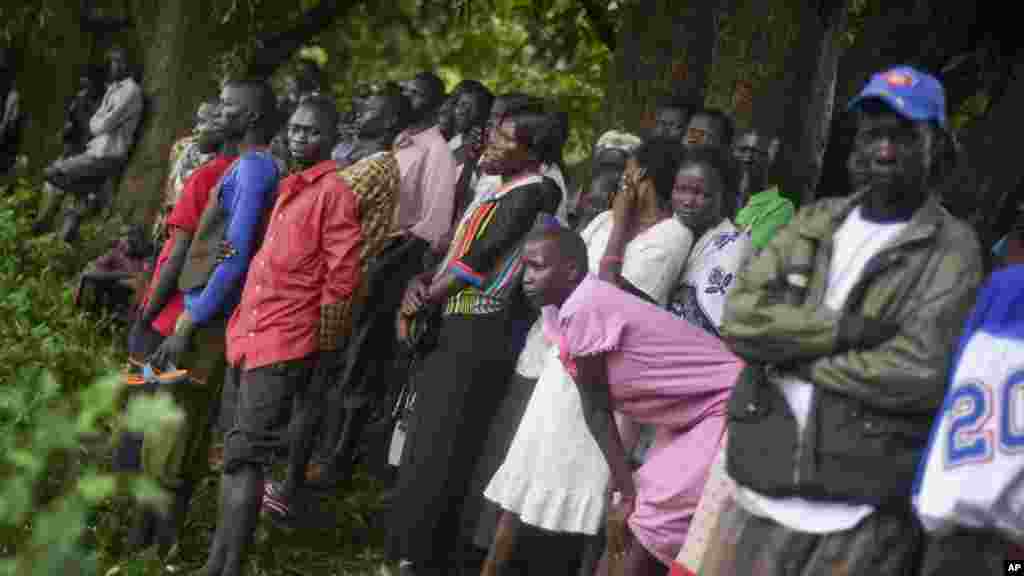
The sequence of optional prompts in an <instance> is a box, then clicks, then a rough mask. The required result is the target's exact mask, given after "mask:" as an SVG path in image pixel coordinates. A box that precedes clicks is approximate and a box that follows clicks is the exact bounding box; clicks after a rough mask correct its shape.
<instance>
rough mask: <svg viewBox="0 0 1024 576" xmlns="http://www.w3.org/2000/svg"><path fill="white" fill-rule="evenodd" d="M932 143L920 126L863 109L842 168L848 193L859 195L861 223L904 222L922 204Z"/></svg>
mask: <svg viewBox="0 0 1024 576" xmlns="http://www.w3.org/2000/svg"><path fill="white" fill-rule="evenodd" d="M934 137H935V135H934V133H933V132H932V130H931V127H930V126H928V125H927V124H926V123H924V122H913V121H910V120H907V119H906V118H903V117H902V116H899V115H897V114H896V113H895V112H893V111H892V110H891V109H889V108H888V107H886V106H885V105H883V104H881V103H876V102H868V103H865V105H864V107H863V108H862V114H860V115H859V117H858V120H857V132H856V135H855V136H854V143H853V151H852V153H851V154H850V159H849V161H848V162H847V169H848V170H849V173H850V181H851V183H852V185H853V189H854V190H855V191H857V192H862V193H863V194H864V200H863V204H862V207H861V210H862V213H863V216H864V217H865V218H867V219H869V220H874V221H899V220H907V219H909V218H910V217H911V216H912V215H913V213H914V211H915V210H917V208H919V207H920V206H921V205H922V204H923V203H924V201H925V199H926V198H927V196H928V182H927V180H928V174H929V172H930V171H931V166H932V162H933V161H934V152H933V148H932V143H933V139H934Z"/></svg>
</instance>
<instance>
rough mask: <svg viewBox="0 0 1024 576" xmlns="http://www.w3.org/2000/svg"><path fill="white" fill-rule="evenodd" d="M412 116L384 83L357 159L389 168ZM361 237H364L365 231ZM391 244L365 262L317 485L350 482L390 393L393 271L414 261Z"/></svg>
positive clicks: (383, 182)
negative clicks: (363, 441) (361, 445)
mask: <svg viewBox="0 0 1024 576" xmlns="http://www.w3.org/2000/svg"><path fill="white" fill-rule="evenodd" d="M408 114H409V101H408V99H406V97H405V96H403V95H402V94H401V92H400V91H399V89H398V87H397V86H395V85H385V87H384V89H383V90H381V91H380V92H379V93H377V94H374V95H371V96H369V97H368V98H366V100H365V101H364V103H363V105H362V106H361V112H360V114H359V117H358V125H359V137H358V142H357V144H356V149H355V152H354V156H355V157H356V158H358V159H360V160H362V159H363V158H365V162H368V163H371V162H372V163H374V164H379V163H381V162H387V163H388V164H390V163H391V162H392V161H393V160H395V154H394V153H391V152H389V148H390V146H391V143H392V142H393V141H394V139H395V137H396V136H397V135H398V133H399V132H400V131H401V129H402V126H404V125H405V119H406V117H407V116H408ZM382 152H388V153H387V154H381V153H382ZM358 166H359V163H358V162H357V164H356V165H354V166H353V169H354V170H358V171H360V172H362V171H365V170H364V168H361V167H358ZM396 166H397V165H396ZM396 169H397V168H396ZM347 173H348V171H347V170H344V171H342V173H341V174H342V177H343V178H344V177H346V174H347ZM388 174H390V170H388ZM350 184H351V183H350ZM368 184H370V183H368ZM392 184H394V185H395V186H398V185H399V183H398V180H396V181H395V182H393V183H392V182H391V180H390V179H383V178H377V179H376V180H375V181H374V182H373V183H372V186H373V187H388V186H391V185H392ZM352 187H353V189H354V190H356V191H357V193H358V190H359V189H360V186H358V185H356V184H352ZM398 195H399V191H398V190H395V191H394V193H393V196H394V198H393V200H394V202H398ZM363 217H364V218H365V216H363ZM388 222H389V224H390V225H393V219H392V218H388ZM364 227H365V225H364ZM363 235H364V237H365V236H366V232H365V230H364V233H363ZM392 240H393V241H392V242H390V243H389V244H386V245H385V246H379V247H376V248H375V249H374V250H371V251H369V252H367V253H366V256H365V257H364V258H363V262H362V264H363V268H364V270H365V271H366V274H364V277H363V282H362V284H361V294H362V299H361V301H360V302H359V303H357V304H356V306H354V307H353V332H354V333H355V334H354V335H353V336H352V339H351V340H350V341H349V344H348V351H347V352H346V355H345V357H346V358H347V359H348V360H349V361H350V362H351V364H352V365H349V366H346V368H345V369H344V372H343V377H344V378H345V380H344V381H342V382H335V383H334V385H333V386H331V387H330V388H329V390H328V393H327V401H326V410H325V411H324V413H323V416H322V418H323V442H322V444H321V446H320V447H321V450H320V454H319V456H320V457H321V458H320V460H321V462H319V463H318V464H319V465H317V466H314V467H313V468H312V470H311V472H312V474H311V476H312V477H313V479H314V483H315V484H316V485H318V486H319V487H329V486H333V485H335V484H336V483H338V482H339V481H342V480H345V479H348V478H350V475H351V472H352V465H353V458H354V455H355V450H356V447H357V445H358V442H359V440H360V438H361V436H362V433H363V430H364V428H365V426H366V424H367V423H368V421H369V419H370V416H371V415H372V412H373V410H374V409H375V408H377V403H378V402H380V401H382V400H383V397H384V395H385V394H386V393H387V391H388V384H387V381H388V380H389V378H388V374H389V373H390V369H391V368H393V367H394V364H395V355H396V354H397V346H396V341H397V336H396V334H395V323H394V318H395V311H396V309H397V308H398V304H399V302H400V301H401V297H402V292H403V290H404V289H405V286H404V285H402V284H399V283H398V282H396V281H395V275H394V273H395V272H396V271H400V270H401V269H403V268H409V267H410V263H409V262H408V261H404V260H405V252H404V251H403V250H402V249H401V247H402V246H406V245H407V243H403V242H401V241H395V239H392ZM420 260H422V258H420Z"/></svg>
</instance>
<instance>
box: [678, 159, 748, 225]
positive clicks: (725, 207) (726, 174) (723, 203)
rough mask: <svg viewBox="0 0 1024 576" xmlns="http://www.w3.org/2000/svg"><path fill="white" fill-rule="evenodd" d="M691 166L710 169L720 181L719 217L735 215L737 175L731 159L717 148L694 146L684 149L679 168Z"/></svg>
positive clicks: (736, 208) (736, 207)
mask: <svg viewBox="0 0 1024 576" xmlns="http://www.w3.org/2000/svg"><path fill="white" fill-rule="evenodd" d="M693 164H696V165H701V166H707V167H708V168H711V170H713V171H714V172H715V173H716V174H717V175H718V179H719V180H721V181H722V197H721V198H720V199H719V200H718V206H719V207H720V208H721V210H722V213H721V214H720V216H729V217H732V216H733V215H734V214H736V210H738V209H739V207H738V206H736V201H737V197H736V196H737V194H736V191H737V186H738V184H737V180H738V175H737V173H736V165H735V163H734V162H733V160H732V157H731V156H730V155H729V154H726V152H725V150H724V149H722V148H719V147H717V146H695V147H693V148H686V149H684V150H683V157H682V161H681V162H680V163H679V168H683V167H685V166H689V165H693ZM677 171H678V170H677Z"/></svg>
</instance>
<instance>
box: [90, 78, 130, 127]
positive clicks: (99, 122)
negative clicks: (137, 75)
mask: <svg viewBox="0 0 1024 576" xmlns="http://www.w3.org/2000/svg"><path fill="white" fill-rule="evenodd" d="M112 98H114V106H111V107H110V108H109V109H107V110H103V109H100V110H97V111H96V113H95V114H93V115H92V118H90V119H89V132H91V133H92V135H93V136H99V135H100V134H106V133H108V132H110V131H112V130H114V129H115V128H117V127H118V126H120V125H121V124H122V123H124V122H125V121H126V120H128V119H129V118H131V117H133V116H137V115H138V114H140V113H142V90H141V89H140V88H139V85H138V84H136V83H135V82H128V83H127V84H125V85H124V86H122V87H121V88H120V89H119V90H118V91H117V92H115V93H114V94H113V96H112Z"/></svg>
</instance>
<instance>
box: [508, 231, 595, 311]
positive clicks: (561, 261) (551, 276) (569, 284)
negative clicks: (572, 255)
mask: <svg viewBox="0 0 1024 576" xmlns="http://www.w3.org/2000/svg"><path fill="white" fill-rule="evenodd" d="M582 278H583V274H582V273H581V271H580V270H579V269H578V268H577V266H576V263H575V262H573V261H572V260H571V259H569V258H565V257H563V256H562V255H561V254H560V253H559V250H558V245H557V244H556V243H555V242H554V241H553V240H547V239H540V240H531V241H528V242H526V244H524V245H523V294H524V295H525V296H526V299H527V300H529V302H530V303H531V304H532V305H534V306H536V307H537V308H542V307H544V306H561V305H562V303H563V302H565V300H566V299H567V298H568V297H569V295H570V294H572V291H573V290H575V289H576V286H578V285H579V283H580V281H581V280H582Z"/></svg>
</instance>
